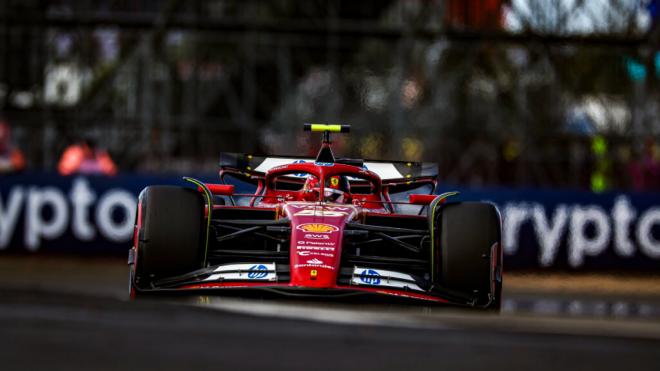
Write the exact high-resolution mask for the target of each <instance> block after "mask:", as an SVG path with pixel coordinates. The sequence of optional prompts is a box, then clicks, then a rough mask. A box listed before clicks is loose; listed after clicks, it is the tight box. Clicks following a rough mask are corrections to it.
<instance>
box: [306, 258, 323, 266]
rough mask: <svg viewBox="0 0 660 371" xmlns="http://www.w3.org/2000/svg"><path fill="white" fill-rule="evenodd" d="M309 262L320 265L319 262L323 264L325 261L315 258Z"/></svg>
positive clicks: (308, 262)
mask: <svg viewBox="0 0 660 371" xmlns="http://www.w3.org/2000/svg"><path fill="white" fill-rule="evenodd" d="M307 264H313V265H319V264H323V262H322V261H321V260H319V259H316V258H314V259H311V260H308V261H307Z"/></svg>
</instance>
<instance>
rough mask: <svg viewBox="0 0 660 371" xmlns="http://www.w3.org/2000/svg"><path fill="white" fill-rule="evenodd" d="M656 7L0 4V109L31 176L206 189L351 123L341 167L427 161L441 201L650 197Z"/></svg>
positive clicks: (489, 1)
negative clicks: (85, 173)
mask: <svg viewBox="0 0 660 371" xmlns="http://www.w3.org/2000/svg"><path fill="white" fill-rule="evenodd" d="M657 7H658V2H657V1H655V0H597V1H581V0H468V1H464V0H446V1H442V0H435V1H434V0H391V1H388V0H362V1H341V0H337V1H331V0H324V1H321V0H312V1H293V0H274V1H256V0H247V1H245V0H241V1H232V0H198V1H176V0H162V1H159V0H153V1H140V0H107V1H86V0H71V1H39V0H21V1H11V0H10V1H3V2H2V4H0V20H1V21H0V22H1V25H0V53H1V55H2V57H1V58H0V109H1V112H2V116H3V120H4V121H5V122H6V123H7V124H9V125H10V126H11V128H12V131H13V133H12V134H13V143H14V145H15V146H17V147H18V148H20V149H21V150H22V151H23V153H24V155H25V163H26V166H27V168H29V169H55V168H56V166H57V161H58V159H59V158H60V156H61V154H62V153H63V151H64V150H65V148H66V146H68V145H69V144H70V143H72V142H75V141H77V140H80V138H82V137H92V138H94V139H96V142H97V143H98V144H100V145H102V146H103V147H105V148H106V149H107V150H108V151H109V153H110V155H111V156H112V158H113V159H114V161H115V162H116V164H117V167H118V169H119V170H121V171H129V172H152V173H160V172H180V171H184V172H185V171H207V172H208V171H209V170H210V169H214V167H215V166H216V164H217V159H218V154H219V152H220V151H236V152H249V153H271V154H272V153H277V154H289V155H291V154H300V153H310V154H311V153H313V152H314V151H315V150H316V148H315V145H316V144H317V143H316V141H315V140H314V141H310V140H309V136H308V135H306V134H303V133H301V132H300V126H301V123H303V122H309V121H319V122H345V123H350V124H352V125H353V128H354V133H353V135H350V136H348V137H346V138H342V140H341V141H342V143H341V144H342V146H341V147H342V148H341V152H343V153H344V154H345V155H348V156H353V157H358V156H359V157H364V158H375V159H377V158H384V159H401V158H403V159H407V160H421V159H424V160H427V161H437V162H439V163H440V171H441V177H442V179H443V181H444V182H446V183H452V184H463V185H470V186H480V185H506V186H538V187H554V188H556V187H559V188H570V189H583V190H590V189H594V190H596V191H601V190H607V189H623V190H627V189H640V190H646V189H658V187H659V185H658V175H657V172H658V169H657V168H658V164H657V163H658V161H659V160H658V157H659V156H660V150H659V147H658V145H659V143H658V141H657V139H656V138H657V136H658V134H659V133H660V119H659V117H660V116H659V115H658V113H659V112H658V111H659V110H660V105H659V102H660V100H659V97H660V95H659V89H658V83H657V82H658V78H659V77H660V54H658V53H657V49H658V47H659V46H660V44H659V42H660V30H659V29H658V28H657V27H656V23H657V22H656V20H657ZM292 138H296V140H295V141H292ZM647 162H653V164H647ZM650 165H652V166H651V167H653V166H655V169H647V167H649V166H650ZM647 172H654V173H655V176H654V177H652V178H653V179H646V178H649V177H650V176H649V174H646V173H647Z"/></svg>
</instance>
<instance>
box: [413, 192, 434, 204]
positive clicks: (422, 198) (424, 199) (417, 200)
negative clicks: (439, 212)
mask: <svg viewBox="0 0 660 371" xmlns="http://www.w3.org/2000/svg"><path fill="white" fill-rule="evenodd" d="M436 197H438V195H416V194H412V195H410V196H408V201H409V202H410V203H411V204H413V205H430V204H431V202H433V200H435V198H436Z"/></svg>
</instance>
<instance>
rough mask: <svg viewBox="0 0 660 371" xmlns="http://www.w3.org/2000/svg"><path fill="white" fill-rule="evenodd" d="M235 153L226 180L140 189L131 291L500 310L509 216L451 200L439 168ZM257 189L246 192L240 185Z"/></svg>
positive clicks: (224, 166) (326, 140) (324, 155)
mask: <svg viewBox="0 0 660 371" xmlns="http://www.w3.org/2000/svg"><path fill="white" fill-rule="evenodd" d="M305 129H306V130H308V131H320V132H322V133H323V143H322V146H321V150H320V151H319V153H318V156H317V158H316V159H296V158H281V157H256V156H251V155H237V154H224V155H223V156H222V159H221V166H220V184H206V183H202V182H200V181H197V180H195V179H192V178H185V179H186V180H188V181H189V182H191V184H192V185H193V187H173V186H150V187H147V188H145V189H144V190H143V191H142V193H141V194H140V197H139V201H138V206H137V222H136V226H135V236H134V245H133V247H132V249H131V250H130V254H129V264H130V266H131V269H130V272H131V273H130V287H131V295H132V296H135V295H142V294H145V293H151V292H153V293H156V292H181V291H192V290H194V291H198V292H199V291H201V292H204V293H210V292H214V293H221V292H222V291H223V290H228V289H262V290H268V291H272V292H277V293H282V294H291V295H323V296H349V295H380V296H381V297H382V296H395V297H400V298H407V299H416V300H420V301H426V302H434V303H450V304H456V305H464V306H471V307H478V308H491V309H498V308H499V306H500V302H501V288H502V247H501V243H500V241H501V226H500V225H501V223H500V216H499V213H498V211H497V209H496V208H495V206H494V205H492V204H489V203H483V202H445V201H447V199H448V198H450V197H451V196H453V195H455V194H456V193H455V192H450V193H444V194H440V195H436V194H434V191H435V188H436V182H437V180H436V178H437V166H436V165H435V164H429V163H412V162H378V161H362V160H349V159H335V157H334V155H333V153H332V150H331V147H330V144H331V143H330V133H331V132H348V131H349V126H348V125H323V124H305ZM238 188H240V189H250V192H243V193H237V192H236V191H235V190H236V189H238Z"/></svg>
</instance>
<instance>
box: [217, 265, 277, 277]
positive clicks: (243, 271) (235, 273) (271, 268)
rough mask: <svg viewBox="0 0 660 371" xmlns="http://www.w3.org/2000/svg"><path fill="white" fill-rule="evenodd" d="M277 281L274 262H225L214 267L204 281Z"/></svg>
mask: <svg viewBox="0 0 660 371" xmlns="http://www.w3.org/2000/svg"><path fill="white" fill-rule="evenodd" d="M225 280H229V281H245V280H259V281H277V273H275V264H274V263H271V264H261V263H239V264H225V265H220V266H218V267H216V268H215V269H214V270H213V274H212V275H210V276H209V277H208V278H206V279H204V281H225Z"/></svg>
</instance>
